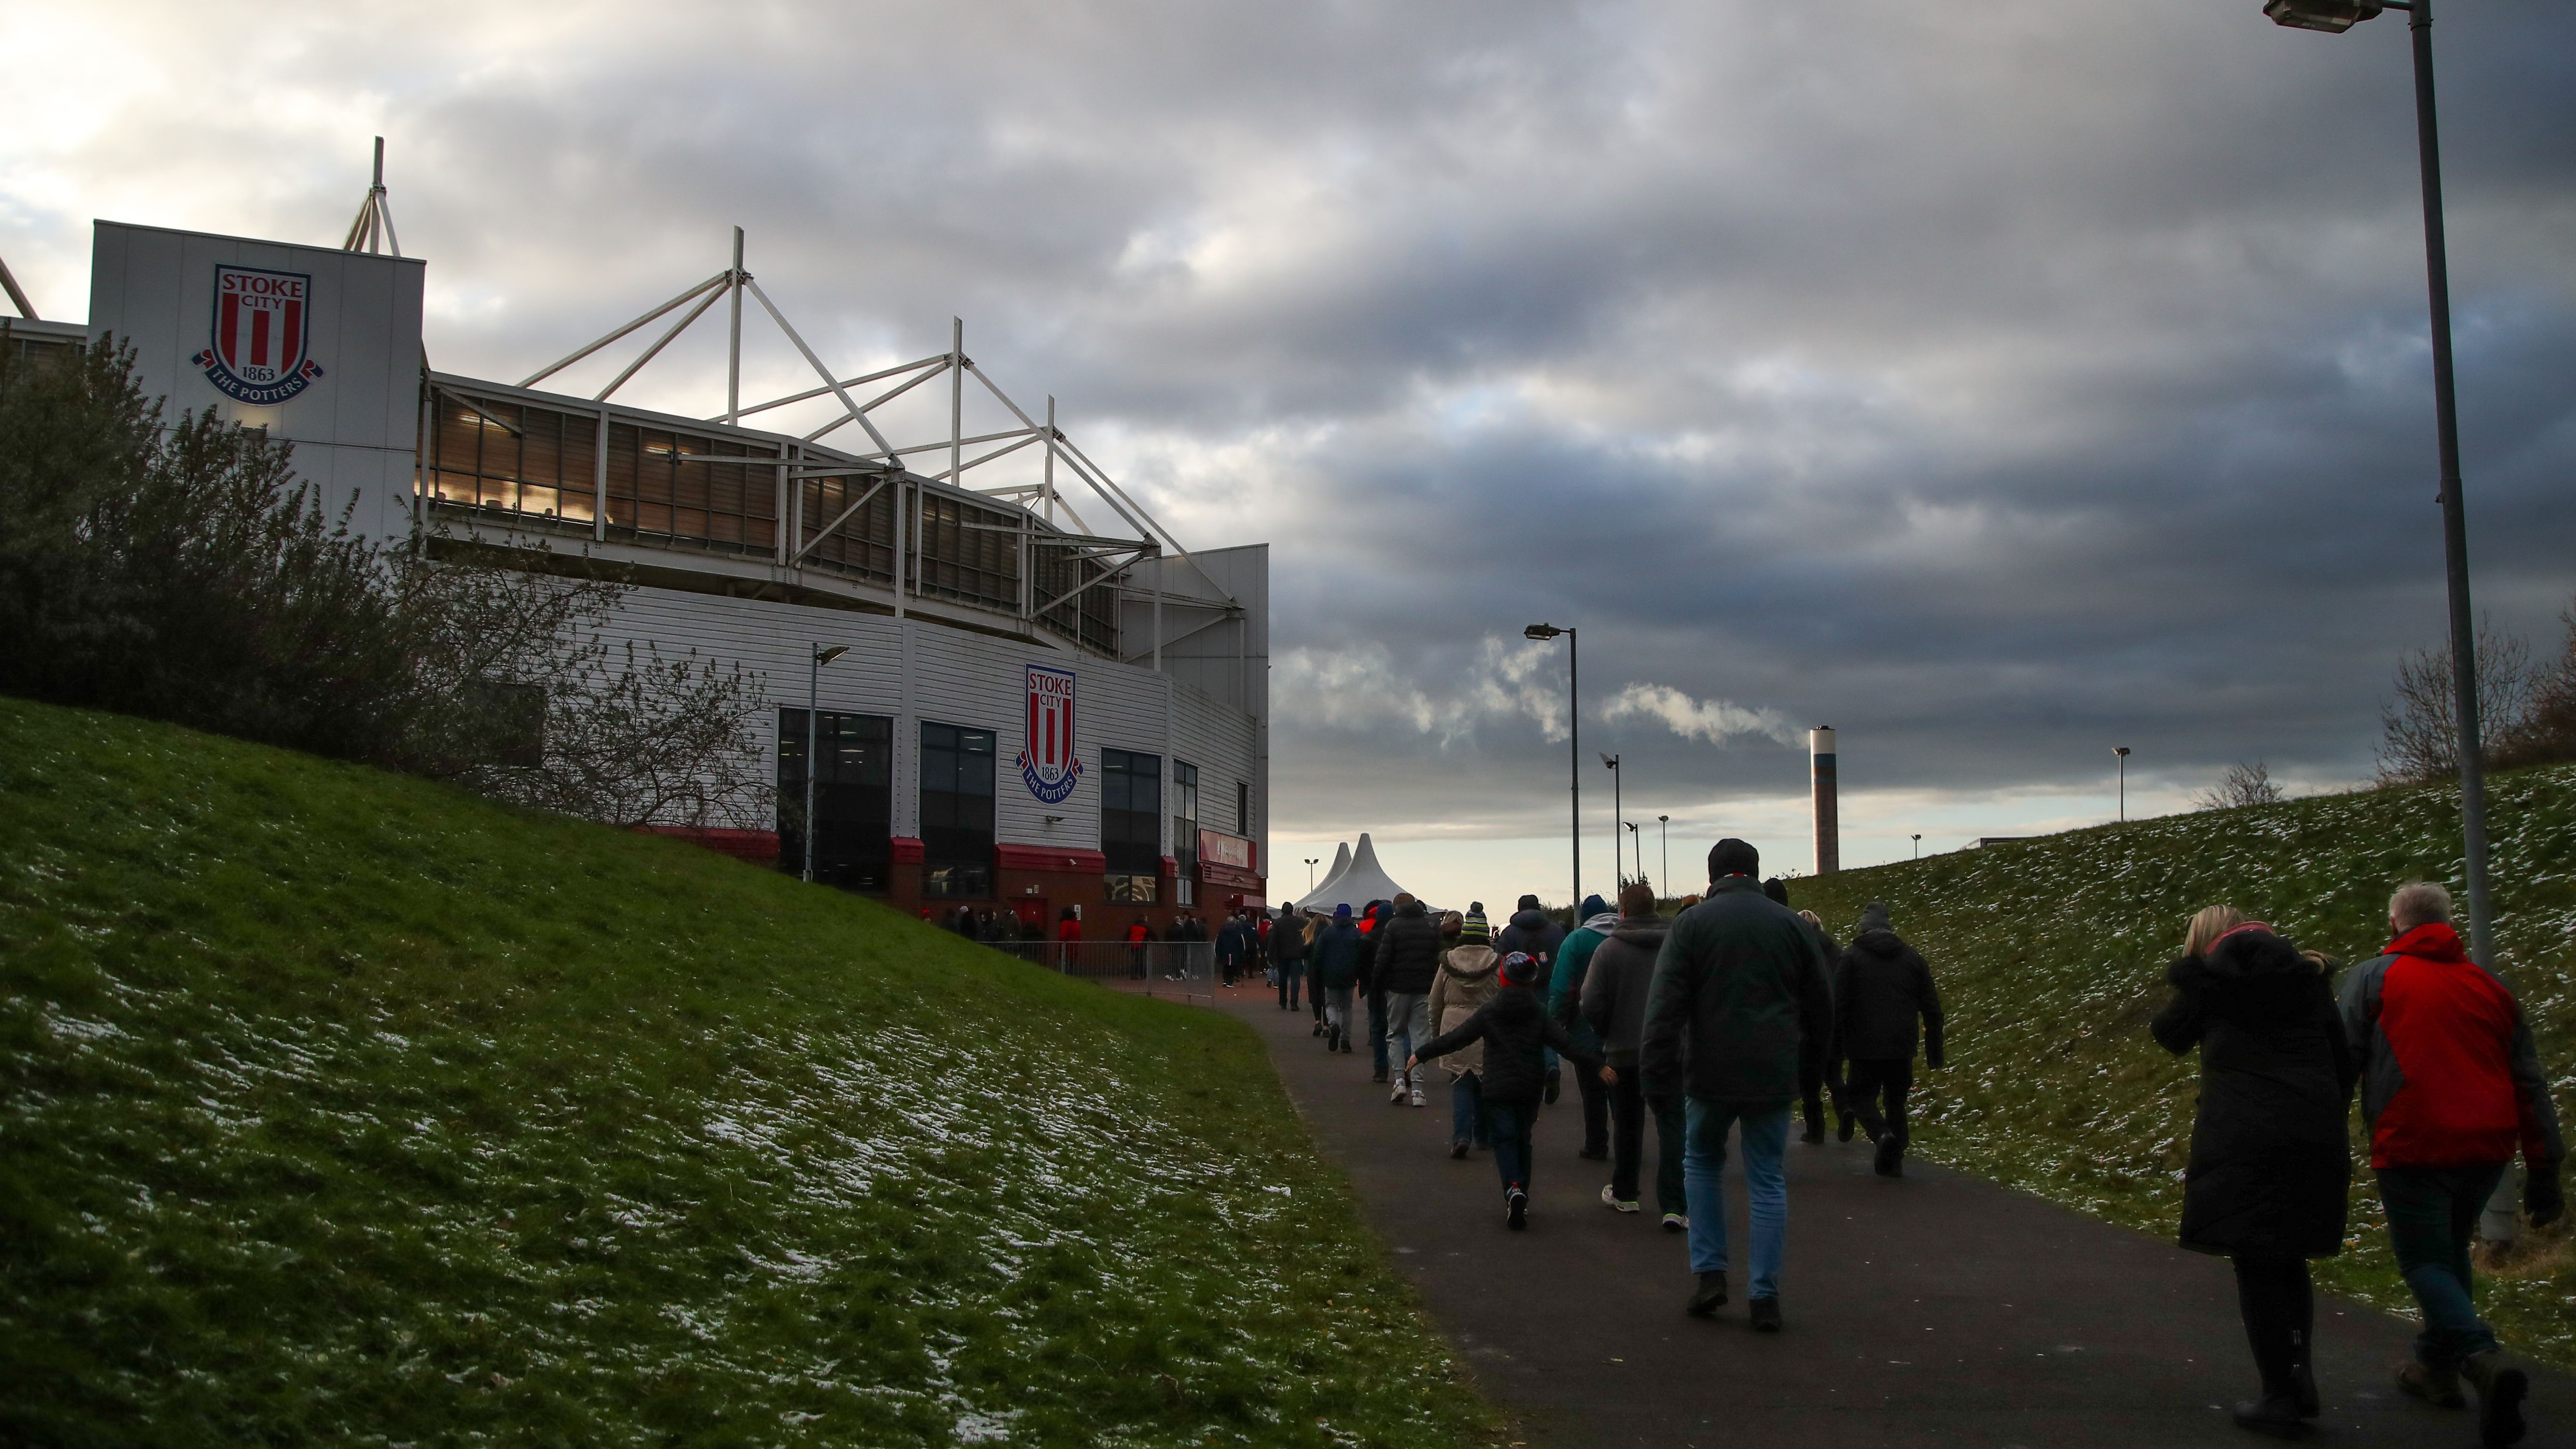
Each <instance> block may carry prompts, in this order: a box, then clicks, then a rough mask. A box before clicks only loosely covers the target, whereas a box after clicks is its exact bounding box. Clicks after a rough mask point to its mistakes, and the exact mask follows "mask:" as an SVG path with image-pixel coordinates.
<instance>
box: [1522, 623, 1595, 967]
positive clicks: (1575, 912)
mask: <svg viewBox="0 0 2576 1449" xmlns="http://www.w3.org/2000/svg"><path fill="white" fill-rule="evenodd" d="M1559 634H1562V635H1564V636H1565V729H1566V733H1567V735H1568V736H1570V738H1569V739H1568V740H1567V742H1566V750H1567V753H1566V757H1565V775H1566V779H1567V780H1568V781H1569V782H1570V783H1569V784H1568V786H1567V789H1568V790H1569V791H1570V793H1571V794H1572V795H1573V803H1572V805H1571V806H1570V807H1569V808H1570V809H1571V811H1572V812H1573V813H1572V819H1573V828H1572V829H1570V830H1568V831H1567V832H1566V835H1565V838H1566V839H1567V840H1568V841H1570V842H1572V845H1573V850H1574V894H1573V895H1571V896H1568V897H1566V904H1565V909H1566V913H1567V914H1568V915H1571V916H1581V915H1582V914H1583V692H1582V690H1583V686H1582V659H1583V648H1582V646H1583V641H1582V640H1580V639H1578V638H1576V637H1575V634H1574V626H1573V625H1571V624H1568V625H1566V626H1565V627H1563V628H1561V629H1560V628H1558V627H1557V626H1556V625H1554V624H1532V625H1530V626H1529V627H1528V628H1526V629H1523V630H1522V631H1521V637H1522V638H1524V639H1537V640H1540V641H1542V642H1544V641H1546V640H1549V639H1553V638H1555V637H1556V636H1557V635H1559ZM1575 924H1576V925H1581V924H1583V923H1582V922H1581V921H1580V920H1577V921H1576V922H1575Z"/></svg>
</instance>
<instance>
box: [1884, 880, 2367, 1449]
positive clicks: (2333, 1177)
mask: <svg viewBox="0 0 2576 1449" xmlns="http://www.w3.org/2000/svg"><path fill="white" fill-rule="evenodd" d="M1864 919H1866V918H1865V917H1864ZM1862 939H1863V940H1866V939H1868V937H1867V936H1863V937H1862ZM1854 946H1855V949H1857V946H1858V943H1857V942H1855V943H1854ZM1845 959H1846V960H1848V959H1849V957H1848V956H1846V958H1845ZM2165 977H2166V980H2167V981H2169V982H2171V983H2172V985H2173V992H2174V994H2173V999H2172V1000H2171V1001H2169V1002H2167V1003H2166V1004H2165V1008H2164V1009H2163V1010H2162V1011H2159V1012H2157V1013H2156V1016H2155V1020H2154V1021H2153V1022H2152V1023H2150V1027H2151V1029H2152V1030H2153V1031H2154V1032H2155V1037H2156V1040H2157V1041H2158V1042H2159V1043H2161V1044H2162V1045H2163V1046H2164V1048H2165V1050H2167V1051H2169V1052H2172V1053H2173V1054H2174V1055H2176V1056H2181V1055H2183V1054H2184V1053H2186V1052H2189V1051H2190V1050H2191V1049H2192V1048H2193V1047H2195V1046H2197V1047H2199V1048H2200V1100H2199V1107H2198V1110H2197V1111H2196V1112H2195V1114H2194V1116H2193V1120H2192V1127H2191V1162H2190V1165H2189V1166H2187V1167H2186V1168H2184V1169H2183V1195H2182V1245H2183V1246H2184V1247H2186V1248H2190V1249H2192V1250H2193V1251H2195V1252H2202V1253H2211V1254H2216V1255H2218V1256H2221V1257H2225V1258H2227V1259H2228V1260H2229V1261H2230V1262H2231V1263H2233V1264H2234V1265H2235V1269H2236V1306H2237V1311H2238V1313H2239V1314H2240V1315H2242V1317H2243V1318H2244V1321H2245V1340H2246V1343H2247V1344H2248V1345H2249V1346H2250V1347H2251V1348H2252V1349H2253V1352H2254V1369H2255V1372H2256V1374H2257V1375H2259V1376H2260V1378H2261V1381H2262V1392H2261V1393H2260V1394H2259V1395H2258V1396H2257V1397H2256V1398H2254V1399H2253V1400H2252V1401H2250V1402H2247V1403H2241V1404H2238V1405H2237V1406H2236V1412H2235V1417H2236V1422H2237V1423H2238V1424H2239V1425H2241V1426H2242V1427H2244V1428H2248V1429H2252V1430H2254V1431H2256V1432H2257V1433H2262V1434H2269V1435H2272V1436H2274V1437H2276V1438H2282V1439H2296V1438H2301V1437H2303V1436H2305V1435H2306V1434H2307V1432H2308V1421H2309V1420H2310V1419H2313V1418H2315V1417H2316V1416H2317V1412H2318V1408H2317V1379H2316V1371H2315V1368H2314V1366H2313V1361H2312V1358H2311V1355H2310V1337H2311V1335H2312V1334H2313V1333H2314V1331H2315V1327H2316V1322H2315V1320H2316V1310H2315V1306H2314V1300H2313V1298H2312V1297H2311V1289H2310V1284H2309V1279H2308V1260H2309V1259H2310V1258H2331V1257H2333V1256H2334V1255H2335V1254H2337V1253H2339V1252H2341V1251H2342V1250H2343V1232H2344V1199H2345V1195H2346V1192H2347V1190H2348V1188H2349V1186H2350V1184H2351V1181H2352V1148H2351V1146H2350V1143H2349V1141H2348V1140H2347V1138H2346V1136H2345V1132H2344V1113H2345V1111H2346V1104H2348V1103H2349V1102H2350V1101H2351V1100H2352V1084H2353V1078H2354V1065H2353V1056H2352V1050H2351V1047H2350V1045H2349V1044H2348V1043H2347V1042H2346V1040H2345V1038H2344V1032H2343V1023H2342V1021H2341V1019H2340V1018H2339V1017H2338V1016H2337V1014H2336V1011H2335V1002H2334V993H2333V990H2332V989H2331V988H2330V987H2329V986H2328V985H2327V983H2326V977H2325V973H2324V972H2323V971H2321V970H2319V969H2318V967H2317V963H2316V962H2314V961H2312V960H2310V959H2309V958H2308V957H2306V956H2304V955H2302V954H2300V952H2299V950H2298V948H2297V947H2295V946H2293V945H2291V944H2290V943H2289V942H2288V941H2286V940H2284V939H2282V937H2281V936H2280V935H2279V934H2277V933H2276V932H2274V931H2273V930H2272V928H2271V927H2270V926H2267V925H2264V924H2262V923H2261V922H2259V921H2248V920H2247V919H2246V918H2245V915H2244V913H2243V912H2241V911H2238V910H2237V909H2236V908H2235V907H2233V906H2225V905H2218V906H2209V907H2206V908H2204V909H2202V910H2201V911H2200V912H2199V914H2197V915H2195V916H2193V917H2192V918H2191V924H2190V926H2189V928H2188V929H2187V930H2186V932H2185V934H2184V936H2183V955H2182V959H2181V960H2179V961H2176V962H2174V963H2173V966H2172V967H2171V968H2170V969H2169V970H2168V971H2167V972H2166V973H2165Z"/></svg>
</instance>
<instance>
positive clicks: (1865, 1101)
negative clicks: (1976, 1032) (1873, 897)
mask: <svg viewBox="0 0 2576 1449" xmlns="http://www.w3.org/2000/svg"><path fill="white" fill-rule="evenodd" d="M1918 1020H1920V1021H1921V1023H1922V1035H1921V1037H1920V1038H1919V1041H1920V1042H1921V1044H1922V1045H1923V1047H1924V1059H1925V1060H1926V1061H1928V1062H1930V1063H1931V1064H1932V1069H1933V1070H1934V1071H1936V1072H1937V1071H1939V1070H1940V1069H1941V1063H1942V1058H1941V993H1940V992H1938V991H1936V990H1934V989H1933V986H1932V968H1931V967H1930V966H1929V965H1927V964H1925V962H1924V960H1923V958H1922V956H1920V955H1919V954H1917V953H1916V952H1915V949H1914V948H1913V947H1911V946H1908V945H1906V944H1905V941H1904V939H1903V938H1902V937H1900V936H1898V935H1897V934H1896V932H1895V931H1894V930H1893V929H1892V928H1890V926H1889V924H1888V919H1887V907H1885V906H1882V905H1880V904H1879V903H1878V902H1876V901H1871V902H1870V903H1869V904H1868V905H1865V906H1863V907H1861V909H1860V934H1859V935H1857V936H1855V937H1853V938H1852V943H1851V945H1850V947H1848V948H1847V949H1846V950H1844V952H1843V959H1842V965H1841V968H1840V969H1839V970H1838V971H1837V972H1836V973H1835V977H1834V1046H1833V1051H1832V1053H1831V1055H1832V1059H1833V1060H1834V1061H1835V1062H1836V1063H1840V1062H1844V1061H1848V1062H1850V1063H1851V1087H1850V1092H1849V1096H1848V1098H1847V1100H1848V1101H1849V1103H1850V1105H1851V1109H1852V1111H1853V1112H1854V1113H1856V1114H1858V1116H1859V1117H1860V1125H1861V1127H1862V1128H1863V1129H1864V1130H1866V1131H1867V1132H1868V1133H1869V1140H1870V1141H1872V1142H1875V1143H1877V1144H1878V1159H1877V1162H1876V1164H1875V1165H1876V1167H1877V1169H1878V1175H1879V1176H1881V1177H1902V1176H1904V1174H1905V1165H1904V1164H1905V1141H1906V1128H1905V1094H1906V1093H1908V1092H1910V1091H1912V1090H1913V1089H1914V1049H1915V1046H1916V1044H1917V1042H1918V1038H1917V1036H1916V1034H1915V1033H1916V1026H1915V1023H1916V1022H1917V1021H1918ZM1882 1102H1883V1103H1884V1104H1885V1107H1886V1115H1884V1116H1881V1115H1880V1110H1879V1109H1880V1105H1881V1103H1882Z"/></svg>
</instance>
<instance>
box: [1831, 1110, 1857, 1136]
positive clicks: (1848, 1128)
mask: <svg viewBox="0 0 2576 1449" xmlns="http://www.w3.org/2000/svg"><path fill="white" fill-rule="evenodd" d="M1859 1125H1860V1123H1859V1122H1857V1121H1855V1120H1854V1119H1853V1117H1852V1114H1850V1113H1849V1112H1836V1113H1835V1114H1834V1140H1835V1141H1837V1142H1849V1141H1850V1140H1852V1129H1853V1128H1855V1127H1857V1126H1859Z"/></svg>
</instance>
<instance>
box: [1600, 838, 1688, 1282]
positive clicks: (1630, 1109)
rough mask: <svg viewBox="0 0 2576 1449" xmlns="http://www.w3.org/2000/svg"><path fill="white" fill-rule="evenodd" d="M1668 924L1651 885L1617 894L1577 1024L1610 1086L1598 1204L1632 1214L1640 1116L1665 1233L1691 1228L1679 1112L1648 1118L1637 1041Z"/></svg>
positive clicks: (1667, 1107) (1656, 1111)
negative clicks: (1649, 1126) (1604, 1178)
mask: <svg viewBox="0 0 2576 1449" xmlns="http://www.w3.org/2000/svg"><path fill="white" fill-rule="evenodd" d="M1671 933H1672V922H1670V921H1668V920H1665V919H1664V918H1663V917H1661V916H1659V915H1656V914H1655V890H1654V887H1652V886H1649V885H1646V884H1644V883H1643V882H1631V883H1629V884H1628V885H1627V886H1626V887H1625V888H1623V889H1622V890H1621V891H1620V892H1619V919H1618V921H1617V923H1616V924H1614V925H1613V926H1612V927H1611V928H1610V934H1609V936H1608V937H1607V938H1606V939H1605V940H1603V941H1602V942H1601V944H1600V945H1599V946H1598V947H1596V948H1595V949H1594V950H1593V952H1592V962H1591V968H1590V969H1589V970H1588V971H1586V972H1585V973H1584V977H1583V1020H1584V1022H1585V1023H1586V1024H1587V1025H1589V1026H1590V1027H1591V1029H1592V1032H1593V1035H1594V1039H1595V1040H1597V1041H1599V1042H1600V1043H1601V1058H1602V1061H1601V1079H1602V1080H1603V1081H1604V1082H1606V1083H1608V1084H1609V1088H1610V1120H1611V1130H1610V1181H1609V1182H1608V1183H1607V1184H1606V1185H1605V1186H1603V1187H1602V1189H1601V1201H1602V1203H1603V1204H1604V1205H1605V1206H1607V1207H1609V1208H1611V1209H1613V1210H1615V1211H1618V1212H1623V1213H1632V1212H1635V1211H1636V1210H1637V1178H1638V1174H1639V1169H1640V1166H1641V1162H1640V1159H1642V1158H1643V1157H1644V1155H1645V1144H1646V1118H1647V1117H1648V1116H1649V1115H1652V1116H1653V1118H1654V1120H1655V1208H1656V1210H1657V1211H1658V1212H1661V1213H1662V1214H1663V1215H1664V1218H1663V1221H1664V1231H1666V1232H1668V1233H1680V1232H1688V1231H1689V1230H1690V1203H1689V1200H1688V1199H1687V1198H1686V1197H1685V1196H1684V1195H1683V1190H1682V1113H1681V1110H1680V1107H1679V1104H1677V1103H1672V1102H1662V1103H1658V1104H1656V1106H1655V1107H1654V1108H1653V1110H1652V1111H1651V1113H1650V1112H1649V1109H1648V1107H1647V1104H1646V1093H1645V1087H1644V1083H1643V1081H1642V1079H1641V1078H1640V1077H1639V1076H1638V1073H1637V1044H1638V1041H1639V1039H1640V1038H1641V1037H1642V1036H1644V1034H1645V1029H1646V995H1647V989H1648V987H1650V986H1651V985H1652V984H1653V982H1654V978H1655V961H1656V958H1657V957H1659V956H1660V955H1661V954H1662V953H1663V949H1664V937H1666V936H1668V935H1670V934H1671Z"/></svg>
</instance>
